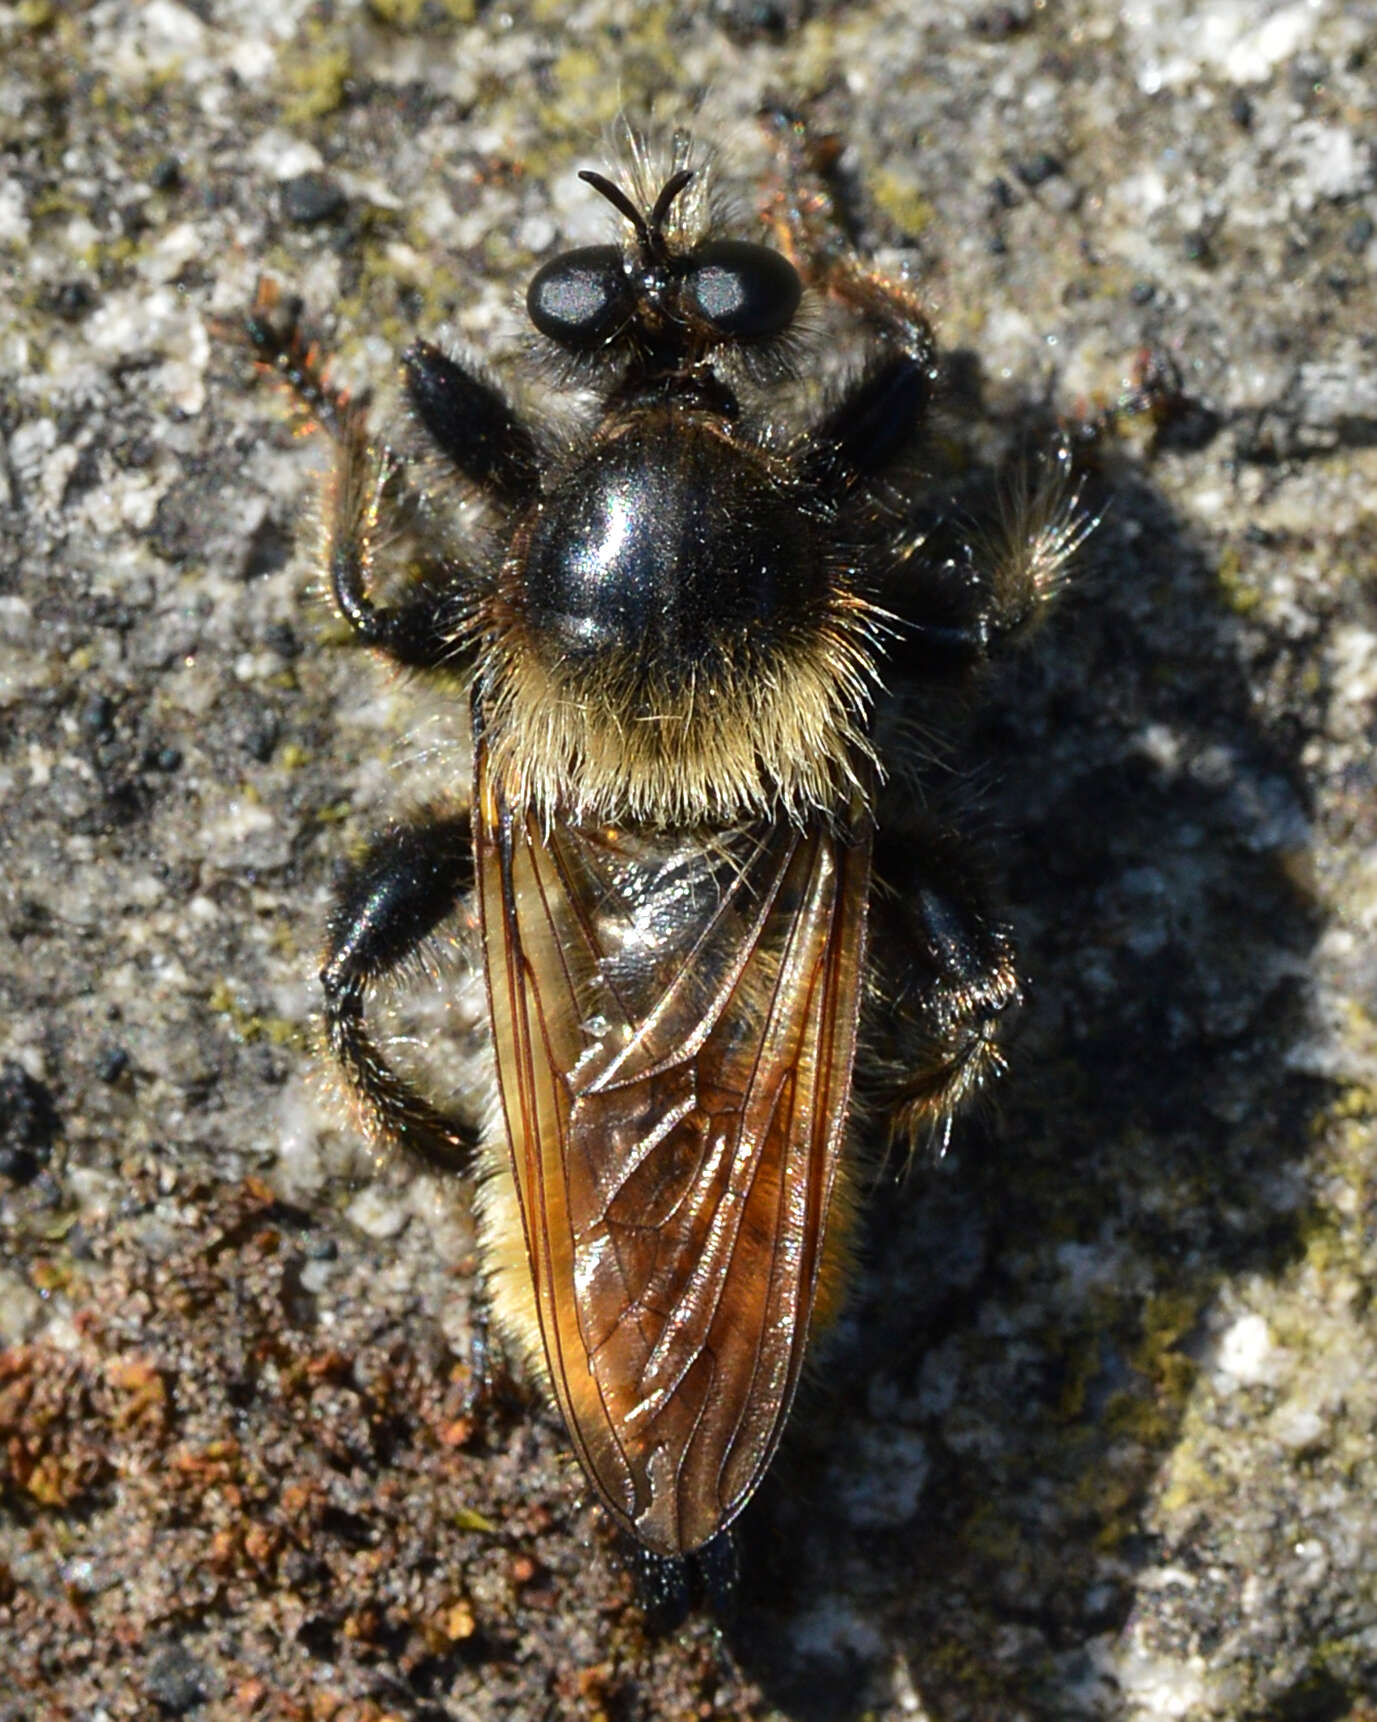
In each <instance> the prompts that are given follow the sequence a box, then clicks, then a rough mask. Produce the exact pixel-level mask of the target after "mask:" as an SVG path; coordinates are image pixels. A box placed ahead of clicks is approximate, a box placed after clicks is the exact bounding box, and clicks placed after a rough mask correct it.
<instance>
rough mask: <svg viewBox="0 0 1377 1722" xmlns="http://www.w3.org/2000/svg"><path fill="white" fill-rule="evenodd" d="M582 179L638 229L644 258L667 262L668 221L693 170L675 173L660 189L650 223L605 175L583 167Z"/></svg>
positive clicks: (638, 242) (688, 168)
mask: <svg viewBox="0 0 1377 1722" xmlns="http://www.w3.org/2000/svg"><path fill="white" fill-rule="evenodd" d="M579 178H580V179H581V180H583V182H584V183H585V185H591V186H592V188H593V190H594V191H596V192H598V193H600V194H601V195H602V196H603V197H605V198H606V199H607V201H608V202H609V203H610V204H611V205H612V207H613V208H614V209H615V210H617V211H618V213H619V214H621V215H624V216H625V217H626V219H627V220H628V221H629V222H630V223H631V225H632V226H633V227H634V228H635V229H636V242H637V244H638V245H639V246H640V248H641V256H642V258H643V259H644V260H645V262H646V263H648V264H649V263H667V262H668V261H669V249H668V247H667V246H666V245H665V233H664V228H665V220H666V217H667V216H668V215H669V212H670V210H671V209H672V208H673V206H674V200H675V198H676V197H678V195H679V193H680V192H681V191H682V190H683V189H684V187H685V186H686V185H687V184H688V183H689V181H690V180H691V179H692V178H693V169H692V168H691V167H681V168H680V169H679V171H678V172H677V173H674V174H671V175H670V177H669V178H668V179H667V180H666V181H665V183H664V185H663V186H662V187H661V189H660V195H659V196H658V197H657V198H656V199H655V207H654V208H653V209H652V210H651V212H650V220H649V221H647V220H646V218H645V216H643V215H642V214H641V212H640V210H639V209H637V207H636V205H635V204H634V203H633V202H632V201H631V199H630V198H629V197H628V196H627V195H626V193H625V192H624V191H623V190H622V188H621V187H620V186H619V185H617V184H615V183H614V182H613V181H612V180H610V179H607V178H606V177H605V176H604V175H603V174H600V173H594V172H593V170H592V169H591V168H582V169H581V170H580V172H579Z"/></svg>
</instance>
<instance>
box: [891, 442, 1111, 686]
mask: <svg viewBox="0 0 1377 1722" xmlns="http://www.w3.org/2000/svg"><path fill="white" fill-rule="evenodd" d="M992 488H993V487H992ZM1095 524H1096V520H1095V516H1094V515H1092V514H1089V513H1087V512H1086V510H1085V509H1084V508H1083V507H1082V506H1081V502H1080V492H1079V487H1078V485H1077V483H1076V480H1075V477H1074V475H1073V473H1072V468H1071V458H1070V452H1069V450H1068V448H1067V446H1066V445H1065V444H1062V445H1061V446H1059V447H1058V448H1057V449H1056V451H1055V452H1054V454H1053V455H1052V456H1051V457H1050V458H1048V459H1046V460H1042V461H1039V462H1036V463H1034V464H1033V465H1032V466H1030V467H1029V468H1026V469H1024V470H1023V471H1022V472H1021V473H1020V474H1019V475H1018V476H1017V477H1016V478H1015V479H1014V481H1013V482H1012V483H1009V482H1006V483H1004V484H1003V485H1002V487H999V488H997V489H995V492H994V496H993V502H992V506H991V507H989V508H987V509H986V510H985V512H984V515H983V517H982V516H978V515H973V514H971V513H968V512H966V511H965V510H959V509H958V510H953V511H952V512H951V513H950V514H948V515H946V516H941V517H938V518H937V519H935V520H933V521H932V522H931V523H930V524H928V525H927V526H926V527H925V528H924V529H922V530H919V529H917V528H914V529H911V530H910V531H909V534H908V536H907V539H906V541H903V542H900V543H899V544H898V545H897V546H896V548H895V551H894V554H893V559H892V561H891V564H890V567H889V569H888V571H887V574H886V577H885V580H884V583H883V586H882V589H881V591H880V594H879V597H880V602H881V604H882V605H883V606H884V608H885V609H886V610H888V611H889V612H890V613H891V614H892V615H894V616H895V617H897V618H898V619H899V621H900V623H901V624H902V635H903V644H902V646H900V647H897V648H896V651H895V660H896V668H897V670H898V672H899V673H900V674H902V675H910V676H916V677H920V678H928V679H931V678H933V677H957V678H959V677H961V676H963V675H965V674H967V673H969V672H970V671H972V670H976V669H978V668H979V667H980V666H981V665H982V664H984V663H985V662H986V661H987V660H988V659H989V658H991V657H992V656H993V655H994V654H995V653H996V652H997V651H999V650H1000V649H1001V648H1002V647H1004V646H1006V645H1008V644H1010V643H1012V642H1013V641H1014V640H1016V639H1017V638H1018V637H1019V636H1020V635H1022V634H1025V633H1026V632H1028V630H1029V629H1030V628H1031V627H1032V626H1034V625H1035V624H1036V623H1037V622H1038V621H1040V620H1041V618H1042V616H1043V615H1044V614H1045V613H1046V608H1047V602H1048V600H1049V599H1051V598H1053V597H1055V596H1056V594H1057V593H1058V592H1059V591H1060V589H1061V587H1062V586H1063V585H1064V584H1065V581H1066V578H1067V575H1068V572H1069V570H1070V567H1071V564H1072V563H1073V561H1074V560H1075V558H1076V555H1077V553H1078V552H1079V551H1080V548H1081V546H1082V545H1083V544H1084V543H1085V540H1086V538H1087V537H1088V536H1089V535H1090V533H1091V532H1092V531H1093V530H1094V528H1095Z"/></svg>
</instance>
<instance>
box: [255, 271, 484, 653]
mask: <svg viewBox="0 0 1377 1722" xmlns="http://www.w3.org/2000/svg"><path fill="white" fill-rule="evenodd" d="M242 333H243V337H244V339H246V340H247V342H248V344H249V346H250V347H251V348H252V349H253V353H254V356H255V357H256V358H257V360H258V362H259V364H260V365H263V366H265V367H266V368H267V369H269V370H271V371H272V372H273V373H274V374H275V375H277V376H279V377H281V379H282V380H283V382H285V383H286V384H287V385H288V387H289V388H290V389H291V390H292V392H293V393H294V394H295V395H296V397H297V399H298V400H299V401H300V402H301V403H302V405H303V406H304V407H305V408H306V410H307V411H308V412H309V413H310V414H311V417H312V418H313V419H315V421H316V422H317V424H319V425H320V426H321V428H322V429H323V430H325V431H326V432H328V434H329V435H330V437H331V438H332V439H333V441H334V443H335V445H336V448H337V455H336V461H335V477H334V484H333V487H332V489H331V493H330V497H329V499H328V501H327V504H326V566H327V568H328V569H329V574H330V588H331V592H332V594H333V596H334V600H335V605H336V608H337V609H338V610H339V613H340V615H341V616H342V617H343V618H344V620H345V621H346V622H347V623H348V624H349V627H350V628H351V629H352V631H353V634H354V637H355V639H356V640H358V642H359V644H360V645H364V646H372V647H373V648H375V649H376V650H377V651H380V652H384V653H386V655H387V656H388V657H390V658H391V659H392V660H393V662H394V663H398V664H403V665H405V666H406V667H408V668H410V669H442V668H447V667H450V666H453V667H456V668H461V667H462V660H463V658H464V657H465V655H466V644H467V641H466V632H465V629H464V625H463V623H464V616H465V615H466V613H467V607H468V606H467V600H468V596H469V593H470V589H471V586H472V580H471V577H470V576H468V574H467V573H466V571H465V570H464V569H462V568H457V567H453V566H441V567H440V568H438V570H435V571H434V575H433V576H432V578H430V579H427V580H425V581H424V582H422V583H420V584H415V585H414V586H413V589H412V591H411V592H410V593H409V594H407V595H406V596H405V597H404V598H402V600H401V601H399V602H397V603H393V604H387V605H381V604H376V603H374V602H373V599H372V597H371V596H370V590H369V589H370V587H371V586H372V584H373V576H374V573H375V559H376V553H377V541H378V534H379V527H380V524H381V522H382V518H383V513H384V509H387V510H388V512H389V513H390V514H392V515H395V516H396V517H397V519H398V520H399V521H404V520H405V519H406V518H407V512H408V508H409V507H410V508H412V509H414V508H415V507H416V505H417V498H416V496H415V494H414V492H412V491H410V490H409V488H408V486H407V484H406V482H405V478H404V475H403V470H402V462H401V459H400V457H399V456H398V455H397V454H396V453H395V452H394V451H393V450H392V449H390V448H389V447H388V446H387V444H386V443H384V442H382V441H379V440H375V439H374V438H372V437H371V436H370V435H369V431H368V416H367V413H366V412H365V410H364V407H363V405H362V403H360V402H358V401H354V400H351V399H350V397H349V395H348V393H347V392H346V391H345V390H343V389H337V388H335V387H334V386H333V385H332V384H331V383H330V381H329V379H328V376H327V371H328V366H327V363H326V361H325V360H324V359H323V358H322V357H321V355H320V353H319V351H318V349H317V347H316V345H315V343H314V342H312V341H310V340H309V339H308V338H307V337H306V335H305V334H304V332H303V330H302V327H301V301H300V300H299V299H295V298H288V299H284V298H283V297H282V295H281V293H280V292H279V290H278V288H277V286H276V284H275V283H274V282H272V281H270V280H267V279H266V278H265V279H264V280H262V281H260V282H259V283H258V293H257V296H256V297H255V299H254V302H253V307H252V309H251V310H250V312H249V315H248V316H247V318H246V319H245V320H244V326H243V331H242ZM435 575H438V578H437V577H434V576H435Z"/></svg>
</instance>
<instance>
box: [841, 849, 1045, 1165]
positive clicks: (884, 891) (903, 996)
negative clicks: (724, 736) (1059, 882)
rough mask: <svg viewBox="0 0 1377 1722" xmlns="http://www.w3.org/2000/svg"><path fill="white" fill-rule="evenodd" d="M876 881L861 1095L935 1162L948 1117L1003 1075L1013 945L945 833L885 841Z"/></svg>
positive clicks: (1012, 999)
mask: <svg viewBox="0 0 1377 1722" xmlns="http://www.w3.org/2000/svg"><path fill="white" fill-rule="evenodd" d="M891 829H892V828H891ZM875 873H876V878H875V885H874V887H873V896H872V903H871V920H872V936H871V948H872V951H873V953H874V956H873V958H872V967H871V995H870V1016H871V1019H872V1020H871V1022H870V1024H869V1029H870V1033H869V1035H868V1041H869V1044H870V1045H871V1046H872V1047H873V1049H874V1055H875V1056H874V1061H873V1064H872V1066H871V1068H870V1070H869V1071H868V1072H867V1073H866V1081H865V1089H866V1091H867V1097H868V1098H869V1099H870V1101H871V1103H872V1104H873V1105H875V1106H876V1107H877V1108H878V1109H879V1110H880V1112H881V1113H882V1114H883V1116H884V1118H885V1119H886V1121H887V1123H888V1126H889V1134H890V1138H891V1140H892V1141H894V1142H896V1143H902V1144H904V1145H905V1146H906V1148H907V1149H908V1151H909V1152H910V1153H911V1152H913V1151H914V1150H915V1149H917V1148H918V1147H919V1146H921V1145H923V1144H928V1145H931V1146H933V1147H935V1148H936V1149H937V1150H938V1151H939V1152H940V1151H942V1150H944V1149H945V1148H946V1146H947V1143H948V1141H949V1139H950V1136H951V1126H952V1120H953V1119H954V1117H955V1115H956V1114H957V1112H959V1111H960V1110H961V1109H962V1107H964V1106H965V1105H966V1104H967V1103H968V1102H969V1101H970V1100H971V1099H973V1098H974V1097H975V1095H976V1094H978V1093H979V1091H980V1089H981V1088H982V1087H983V1086H984V1084H985V1083H986V1082H987V1081H988V1080H989V1079H990V1078H991V1077H993V1076H996V1075H998V1074H999V1073H1000V1072H1001V1071H1002V1070H1003V1068H1004V1060H1003V1056H1002V1054H1001V1051H1000V1045H999V1040H1000V1034H1001V1031H1002V1027H1003V1021H1004V1018H1005V1016H1006V1013H1007V1012H1009V1011H1010V1010H1011V1008H1012V1007H1014V1006H1016V1005H1017V1004H1018V1003H1019V1002H1020V998H1021V995H1020V992H1019V986H1018V977H1017V975H1016V973H1015V969H1014V952H1013V943H1012V940H1011V938H1010V936H1009V930H1008V928H1007V927H1006V926H1005V925H1004V924H1003V923H1002V922H1000V921H999V920H997V919H996V918H995V917H994V916H993V915H992V914H991V913H990V910H989V907H988V905H987V903H986V900H985V892H984V888H983V884H982V883H981V881H980V878H979V873H978V871H977V870H976V869H975V868H974V867H973V865H972V862H971V858H970V855H969V854H968V852H967V850H966V847H965V845H964V844H962V843H961V842H960V841H959V840H958V839H957V838H956V837H955V836H954V835H953V833H952V832H950V831H949V830H947V829H946V828H945V827H943V826H940V825H938V824H937V823H935V822H932V823H927V822H925V821H924V822H917V823H911V824H910V826H909V828H908V830H907V831H904V830H902V829H901V830H900V831H899V832H898V834H897V835H895V834H891V835H889V836H887V837H886V838H885V839H884V840H883V841H882V842H881V843H880V844H879V845H878V846H877V849H876V855H875Z"/></svg>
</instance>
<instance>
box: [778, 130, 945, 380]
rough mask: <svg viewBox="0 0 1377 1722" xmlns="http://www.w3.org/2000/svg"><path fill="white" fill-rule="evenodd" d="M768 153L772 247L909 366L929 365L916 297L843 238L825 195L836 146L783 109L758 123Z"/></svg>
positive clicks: (925, 326) (930, 347) (926, 331)
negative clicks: (774, 183)
mask: <svg viewBox="0 0 1377 1722" xmlns="http://www.w3.org/2000/svg"><path fill="white" fill-rule="evenodd" d="M761 118H762V120H763V122H764V123H765V125H766V127H767V129H768V131H769V133H770V135H771V137H772V139H773V142H774V145H775V156H776V161H777V164H778V165H777V171H778V178H779V188H778V191H777V192H776V194H775V196H774V198H773V199H772V200H771V204H770V208H769V210H768V211H767V214H768V217H769V220H770V224H771V226H772V227H773V228H774V230H775V239H776V243H777V244H778V245H779V247H780V249H781V250H782V251H783V252H784V253H785V255H786V256H787V257H788V258H789V259H790V261H791V262H792V263H793V265H794V267H795V268H796V269H797V270H798V272H799V274H800V275H801V276H802V277H803V279H804V280H805V281H806V282H808V283H809V285H810V286H813V287H817V288H819V289H821V290H822V291H824V292H827V293H830V294H831V295H833V296H834V297H835V298H837V299H840V300H841V301H842V302H843V303H844V304H845V305H846V306H847V307H848V308H849V309H850V310H851V311H853V312H855V313H856V314H857V315H858V316H860V317H862V318H864V319H865V321H866V322H868V323H870V324H871V325H872V326H873V327H874V328H876V329H878V330H879V331H880V332H881V333H882V334H883V335H884V336H885V337H886V342H887V344H888V345H889V346H891V347H894V348H897V349H898V350H899V351H900V352H901V353H903V354H905V355H906V356H907V357H908V358H909V359H910V360H911V361H912V362H913V363H914V364H915V365H917V366H918V367H920V368H922V369H926V370H928V371H931V370H932V369H933V368H934V366H935V361H936V345H935V342H934V340H933V335H932V325H931V324H930V323H929V322H928V319H927V314H926V313H925V312H924V310H923V306H922V302H921V300H920V299H919V297H918V294H917V293H916V292H915V291H914V289H913V288H912V287H910V286H909V285H908V283H907V282H905V281H901V280H896V279H895V278H894V277H893V276H891V275H887V274H885V272H884V271H883V270H881V269H877V268H875V266H874V265H873V264H871V263H868V262H867V261H866V260H865V259H864V258H862V257H861V256H860V255H859V253H858V252H857V250H856V247H855V246H854V244H853V243H852V242H851V239H850V238H849V237H848V235H847V234H846V232H845V231H844V228H843V225H842V221H841V218H840V215H839V212H838V209H837V203H836V199H835V197H834V196H833V192H832V176H833V170H834V169H835V167H836V163H837V160H838V157H839V155H840V153H841V151H840V147H839V144H838V140H837V139H836V138H834V137H832V136H830V135H819V134H817V133H815V132H811V131H809V129H808V127H807V125H806V123H805V122H804V121H803V119H802V118H801V117H800V116H799V115H797V114H795V113H791V112H789V111H788V110H786V109H783V108H770V109H768V110H766V112H765V113H764V114H762V116H761Z"/></svg>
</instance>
